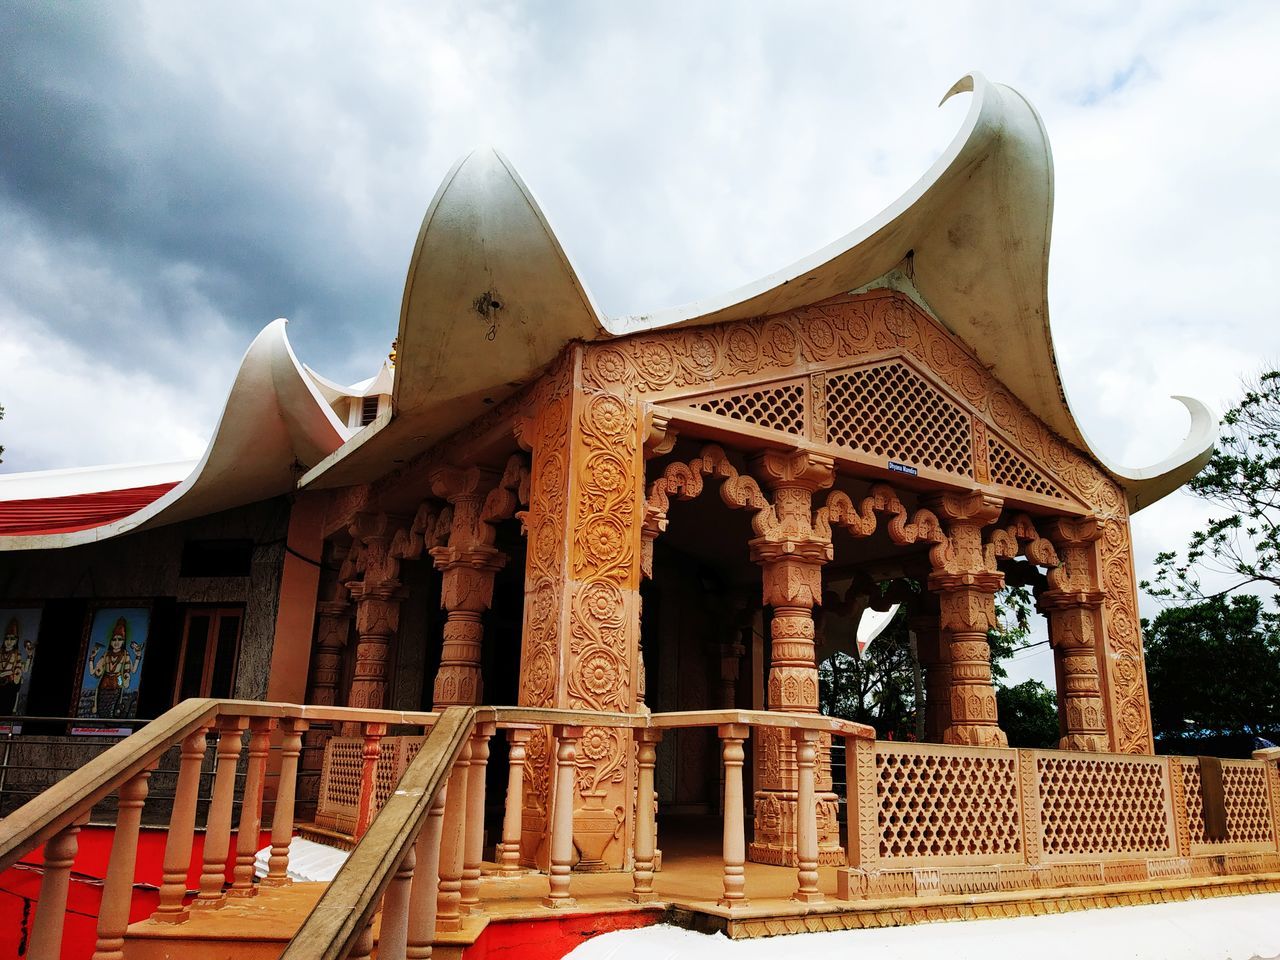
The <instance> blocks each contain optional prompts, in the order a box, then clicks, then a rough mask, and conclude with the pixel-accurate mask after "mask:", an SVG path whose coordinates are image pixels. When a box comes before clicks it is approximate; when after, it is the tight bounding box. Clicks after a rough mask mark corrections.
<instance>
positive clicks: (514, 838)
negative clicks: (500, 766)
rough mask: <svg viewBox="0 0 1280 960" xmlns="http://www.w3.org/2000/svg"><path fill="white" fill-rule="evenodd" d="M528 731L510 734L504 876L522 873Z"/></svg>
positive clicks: (500, 856)
mask: <svg viewBox="0 0 1280 960" xmlns="http://www.w3.org/2000/svg"><path fill="white" fill-rule="evenodd" d="M531 736H533V731H532V730H530V729H528V728H519V727H517V728H512V729H510V730H508V731H507V743H509V744H510V750H508V752H507V798H506V806H505V808H504V809H503V817H502V843H501V844H499V846H498V865H499V866H500V867H501V869H502V874H503V875H504V876H513V875H516V874H519V873H520V872H521V870H520V831H521V829H522V822H521V818H522V817H523V816H524V767H525V760H527V759H528V756H529V748H528V744H529V738H530V737H531Z"/></svg>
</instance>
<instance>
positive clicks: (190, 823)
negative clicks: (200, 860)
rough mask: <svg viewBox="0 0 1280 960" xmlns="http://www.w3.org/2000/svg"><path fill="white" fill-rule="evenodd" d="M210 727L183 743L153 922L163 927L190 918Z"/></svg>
mask: <svg viewBox="0 0 1280 960" xmlns="http://www.w3.org/2000/svg"><path fill="white" fill-rule="evenodd" d="M208 731H209V728H208V727H200V728H199V729H198V730H194V731H192V732H191V733H189V734H188V735H187V736H186V737H185V738H183V741H182V748H181V755H180V760H179V762H178V785H177V788H176V790H175V792H174V796H173V814H172V815H171V816H170V817H169V835H168V836H167V837H166V838H165V843H164V874H163V878H162V880H161V882H160V902H159V905H158V906H157V907H156V912H155V913H153V914H152V915H151V919H153V920H157V921H159V922H161V923H181V922H182V921H183V920H186V919H187V917H188V916H189V911H188V910H187V907H186V905H185V903H184V902H183V901H184V900H185V899H186V896H187V873H188V871H190V869H191V842H192V838H193V837H194V836H195V830H196V800H197V799H198V797H199V795H200V768H201V767H202V766H203V765H204V755H205V750H206V748H207V746H208V743H207V741H206V734H207V733H208Z"/></svg>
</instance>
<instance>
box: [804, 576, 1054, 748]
mask: <svg viewBox="0 0 1280 960" xmlns="http://www.w3.org/2000/svg"><path fill="white" fill-rule="evenodd" d="M911 586H912V587H913V588H914V589H916V590H919V589H920V585H919V584H911ZM908 607H909V604H903V606H902V607H900V608H899V610H898V613H897V616H895V617H894V618H893V620H892V621H891V622H890V624H889V626H888V627H886V628H885V630H884V632H883V633H881V634H880V636H878V637H876V639H875V640H874V641H873V642H872V643H871V645H870V646H868V647H867V649H866V651H865V652H864V653H863V654H862V656H854V655H852V654H846V653H835V654H832V655H831V656H830V657H828V658H827V659H826V660H824V661H823V662H822V663H821V664H819V666H818V689H819V708H820V709H821V710H822V712H823V713H825V714H828V715H830V716H836V717H843V718H844V719H846V720H854V721H857V722H858V723H866V724H870V725H871V726H873V727H875V728H876V733H877V735H878V736H879V737H881V738H885V739H895V740H906V739H911V738H912V737H913V736H914V735H915V731H916V729H917V717H918V714H919V711H920V710H922V709H923V707H924V704H923V703H922V702H921V701H920V699H919V698H918V697H917V694H916V675H915V671H916V664H915V658H914V656H913V655H912V653H911V638H910V634H909V632H908V629H907V620H908V617H909V616H910V611H909V610H908ZM1033 612H1034V607H1033V600H1032V596H1031V591H1030V590H1029V589H1028V588H1026V587H1024V586H1017V587H1008V588H1006V589H1005V590H1004V591H1002V592H1001V593H1000V595H999V597H998V598H997V602H996V617H997V619H998V620H999V626H998V627H997V628H996V629H994V630H991V631H990V632H989V633H988V635H987V640H988V642H989V643H990V644H991V661H992V662H991V674H992V678H993V679H994V680H995V682H996V684H997V686H996V700H997V707H998V710H999V712H1000V726H1001V728H1002V729H1003V730H1004V731H1005V732H1006V733H1007V734H1008V735H1009V742H1010V744H1011V745H1013V746H1018V747H1043V746H1053V745H1056V743H1057V740H1058V708H1057V699H1056V697H1055V696H1054V693H1053V691H1052V690H1049V689H1048V688H1046V687H1045V686H1044V685H1043V684H1041V683H1038V682H1036V681H1027V682H1026V683H1021V684H1018V685H1017V686H1014V687H1006V686H1005V685H1004V684H1003V681H1004V680H1005V679H1006V677H1007V676H1008V673H1007V671H1006V670H1005V668H1004V661H1006V660H1008V658H1009V657H1011V656H1013V655H1014V654H1015V653H1017V652H1018V651H1020V650H1025V649H1027V648H1028V647H1030V646H1032V645H1033V644H1032V641H1031V636H1032V633H1031V616H1032V613H1033Z"/></svg>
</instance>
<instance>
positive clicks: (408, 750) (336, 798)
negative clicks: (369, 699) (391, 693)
mask: <svg viewBox="0 0 1280 960" xmlns="http://www.w3.org/2000/svg"><path fill="white" fill-rule="evenodd" d="M425 742H426V738H425V737H384V738H383V740H382V752H381V753H380V754H379V756H378V766H377V769H376V771H375V773H374V789H373V807H372V809H373V811H374V812H376V811H378V810H380V809H381V808H382V805H383V804H384V803H386V802H387V798H388V797H390V796H391V793H392V791H394V790H395V788H396V784H397V783H399V782H400V777H401V776H403V775H404V771H405V769H406V768H407V767H408V766H409V763H410V761H412V760H413V758H414V757H415V756H416V755H417V753H418V751H419V750H420V749H421V748H422V744H423V743H425ZM363 770H364V738H362V737H332V738H330V740H329V742H328V743H326V744H325V748H324V765H323V767H322V768H321V771H320V794H319V796H318V797H317V800H316V823H317V824H319V825H320V826H322V827H328V828H330V829H333V830H338V831H341V832H345V833H350V832H351V831H353V830H354V829H355V825H356V818H357V817H358V816H359V810H360V777H361V773H362V772H363Z"/></svg>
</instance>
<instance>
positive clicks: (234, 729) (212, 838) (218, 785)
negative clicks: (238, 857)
mask: <svg viewBox="0 0 1280 960" xmlns="http://www.w3.org/2000/svg"><path fill="white" fill-rule="evenodd" d="M248 726H249V718H248V717H219V718H218V751H217V757H218V765H217V771H216V772H215V773H214V775H213V798H212V799H211V800H210V801H209V816H208V818H207V820H206V822H205V828H204V869H203V870H201V872H200V892H199V893H197V894H196V898H195V900H193V901H192V902H191V905H192V906H193V907H201V908H204V909H217V908H218V907H221V906H222V905H223V904H224V903H226V898H225V897H223V895H222V885H223V884H224V883H225V882H226V879H227V855H228V853H229V852H230V850H231V807H232V804H234V803H235V799H236V764H237V763H238V762H239V761H240V747H241V746H242V740H243V739H244V731H245V729H246V728H247V727H248Z"/></svg>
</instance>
